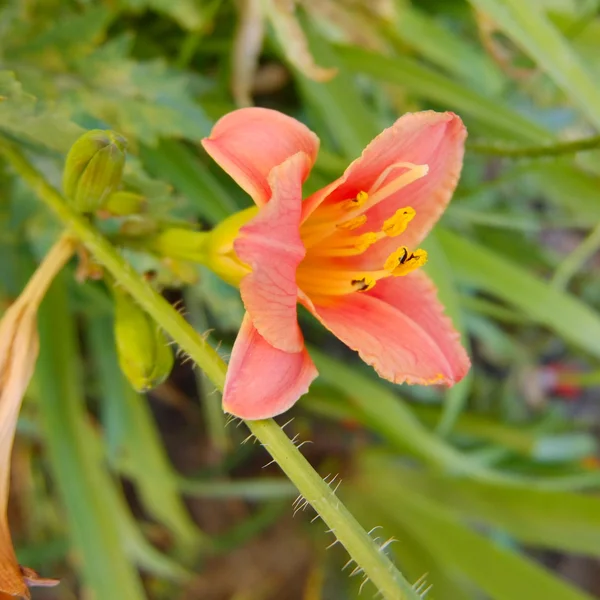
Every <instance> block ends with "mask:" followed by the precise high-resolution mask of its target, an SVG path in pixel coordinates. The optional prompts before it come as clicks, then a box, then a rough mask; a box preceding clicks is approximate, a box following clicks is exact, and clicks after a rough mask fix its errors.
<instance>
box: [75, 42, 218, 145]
mask: <svg viewBox="0 0 600 600" xmlns="http://www.w3.org/2000/svg"><path fill="white" fill-rule="evenodd" d="M123 39H124V38H122V39H119V38H117V39H115V40H112V41H111V42H109V43H107V44H105V45H104V46H103V47H102V48H100V49H98V50H97V51H96V52H94V53H93V54H91V55H90V56H87V57H85V58H84V59H82V60H81V61H80V63H79V65H78V67H79V71H80V74H81V80H80V81H75V82H74V85H73V90H72V94H71V95H70V97H69V101H70V103H71V106H72V109H73V110H80V111H85V113H88V114H91V115H93V116H94V117H96V118H99V119H102V120H104V121H105V122H106V123H109V124H110V125H111V127H113V128H114V129H116V130H118V131H119V132H120V133H122V134H124V135H125V136H126V137H128V138H130V139H131V140H137V141H139V142H141V143H144V144H148V145H154V144H156V143H158V140H159V138H160V137H170V136H172V137H181V138H186V139H190V140H194V141H199V140H200V139H202V138H203V137H205V136H206V135H208V134H209V132H210V128H211V122H210V120H209V119H208V117H207V116H206V114H205V113H204V111H203V110H202V109H201V107H200V106H199V105H198V104H197V103H196V101H195V99H194V98H193V96H192V92H191V89H190V77H189V76H186V75H184V74H183V73H181V72H179V71H177V70H175V69H172V68H171V67H169V66H168V65H167V63H166V62H165V61H164V60H160V59H157V60H154V61H148V62H138V61H135V60H132V59H130V58H128V56H127V54H128V51H129V45H128V44H127V43H123ZM125 41H127V40H125Z"/></svg>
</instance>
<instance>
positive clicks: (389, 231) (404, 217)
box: [381, 206, 417, 237]
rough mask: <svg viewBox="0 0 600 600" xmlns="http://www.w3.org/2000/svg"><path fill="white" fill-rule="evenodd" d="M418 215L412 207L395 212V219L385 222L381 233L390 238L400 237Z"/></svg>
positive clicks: (391, 218)
mask: <svg viewBox="0 0 600 600" xmlns="http://www.w3.org/2000/svg"><path fill="white" fill-rule="evenodd" d="M416 214H417V213H416V212H415V209H414V208H412V207H410V206H407V207H405V208H401V209H399V210H397V211H396V212H395V214H394V216H393V217H390V218H389V219H387V220H386V221H384V223H383V227H382V228H381V231H383V232H384V233H385V234H386V235H387V236H389V237H395V236H397V235H400V234H401V233H403V232H404V231H405V230H406V228H407V227H408V224H409V223H410V222H411V221H412V220H413V219H414V217H415V215H416Z"/></svg>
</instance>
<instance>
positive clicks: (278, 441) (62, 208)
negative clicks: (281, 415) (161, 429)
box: [0, 138, 419, 600]
mask: <svg viewBox="0 0 600 600" xmlns="http://www.w3.org/2000/svg"><path fill="white" fill-rule="evenodd" d="M0 154H2V155H3V156H4V157H5V158H6V160H7V161H8V162H9V163H10V164H11V165H12V167H13V168H14V170H15V171H16V172H17V173H18V174H19V175H20V176H21V177H22V178H23V179H24V180H25V181H26V182H27V183H28V184H29V186H30V187H31V188H32V189H33V191H34V192H35V193H36V194H37V195H38V197H39V198H40V199H41V200H42V201H43V202H44V203H45V204H46V205H47V206H48V207H50V208H51V209H52V210H53V211H54V213H55V214H56V216H58V218H59V219H60V220H61V221H62V222H63V224H64V225H65V227H67V228H68V229H69V230H70V231H71V232H72V233H73V234H75V235H76V236H77V237H78V238H79V239H80V240H81V241H82V242H83V243H84V244H85V246H86V247H87V248H88V249H89V250H90V252H91V253H92V254H93V255H94V257H95V258H96V259H97V260H98V261H99V262H100V263H101V264H102V265H103V266H104V267H105V268H106V269H107V270H108V271H109V272H110V273H111V274H112V276H113V277H114V278H115V281H116V283H117V284H118V285H120V286H121V287H122V288H123V289H125V290H126V291H127V292H128V293H129V294H130V295H131V296H133V298H135V300H136V301H137V302H138V303H139V305H140V306H141V307H142V308H143V309H144V310H145V311H146V312H147V313H148V314H149V315H150V316H151V317H152V318H154V319H155V320H156V322H157V323H159V324H160V325H161V326H162V327H163V329H164V330H165V331H166V332H167V333H168V334H169V335H170V336H171V337H172V338H173V339H174V340H175V341H176V342H177V344H178V345H179V346H180V347H181V349H182V350H184V351H185V352H187V353H188V354H189V356H190V357H191V358H192V359H193V360H194V362H196V363H197V364H198V366H200V368H201V369H202V370H203V371H204V372H205V373H206V375H207V376H208V378H209V379H210V380H211V381H212V383H213V384H214V385H215V387H217V388H218V389H219V390H222V389H223V384H224V382H225V373H226V369H227V367H226V364H225V363H224V361H223V360H222V359H221V357H220V356H219V355H218V354H217V352H216V351H215V350H214V349H213V348H212V347H211V346H210V345H209V344H208V343H207V342H206V341H204V340H203V339H202V337H201V336H200V335H199V334H198V333H197V332H196V331H195V330H194V328H193V327H192V326H191V325H190V324H189V323H188V322H187V321H186V320H185V319H184V318H183V316H182V315H180V314H179V313H178V312H177V311H176V310H175V309H174V308H173V307H172V306H171V305H170V304H169V303H168V302H167V301H166V300H165V299H164V298H162V296H160V295H159V294H158V293H157V292H156V291H155V290H153V289H152V288H151V287H150V285H149V284H148V283H147V282H145V281H144V280H143V279H142V278H141V277H140V276H139V275H138V274H137V273H136V272H135V271H134V269H133V268H132V267H131V265H129V264H128V263H127V262H126V261H125V260H124V259H123V257H122V256H121V255H120V254H119V253H118V251H117V250H116V249H115V248H113V247H112V246H111V244H110V243H108V241H107V240H106V239H104V237H103V236H102V235H101V234H100V233H99V232H98V231H97V230H96V229H95V228H94V227H93V225H92V224H91V223H90V222H89V221H88V220H87V219H86V218H85V217H83V216H81V215H80V214H78V213H77V212H76V211H75V210H74V209H73V208H71V206H70V205H69V204H68V203H67V201H66V200H65V199H64V198H63V197H62V196H61V194H59V193H58V192H57V191H56V190H55V189H54V188H53V187H52V186H51V185H50V184H48V182H47V181H46V180H45V179H44V177H43V176H42V175H41V174H40V173H39V172H38V171H37V170H36V169H35V168H34V167H33V166H32V165H31V164H30V162H29V161H28V160H27V158H26V157H25V156H24V155H23V154H22V153H21V152H20V151H19V150H18V149H17V148H16V147H15V146H14V145H12V144H10V143H9V142H7V141H5V140H4V139H1V138H0ZM246 425H247V426H248V428H249V429H250V431H251V432H252V433H253V434H254V435H255V436H256V437H257V439H258V440H259V441H260V442H261V443H262V445H263V446H264V447H265V449H266V450H267V451H268V452H269V454H271V456H272V457H273V459H274V460H275V461H276V462H277V463H278V464H279V466H280V467H281V469H282V470H283V471H284V473H285V474H286V475H287V476H288V478H289V479H290V480H291V481H292V482H293V483H294V485H295V486H296V487H297V488H298V490H299V492H300V494H301V495H302V496H303V497H304V499H305V500H306V501H307V502H308V503H309V504H311V505H312V506H313V507H314V508H315V510H316V511H317V512H318V513H319V515H320V516H321V517H322V519H323V521H325V523H326V524H327V525H328V527H329V529H330V530H331V532H332V533H333V535H335V536H336V538H337V540H338V541H339V542H340V543H341V544H342V545H343V546H344V547H345V548H346V550H347V551H348V553H349V554H350V556H351V557H352V559H353V560H354V561H355V562H356V564H357V565H358V568H360V569H361V570H362V572H363V573H364V577H365V578H368V579H370V580H371V581H372V582H373V584H374V585H375V586H376V587H377V588H378V589H379V591H380V593H381V595H382V597H383V598H385V599H386V600H417V599H418V598H419V594H418V593H417V592H416V591H415V590H414V589H413V587H412V586H411V585H410V583H408V581H407V580H406V579H404V577H403V576H402V574H401V573H400V572H399V571H398V570H397V569H396V568H395V566H394V565H393V563H392V562H391V561H390V559H389V558H388V557H387V555H386V553H385V552H383V551H382V549H381V548H380V547H379V546H377V544H376V543H375V542H374V541H373V540H372V539H371V537H370V536H369V534H368V533H367V532H366V531H365V530H364V529H363V528H362V527H361V526H360V524H359V523H358V522H357V521H356V519H355V518H354V517H353V516H352V515H351V514H350V512H349V511H348V510H347V509H346V507H345V506H344V505H343V504H342V502H341V501H340V500H339V498H338V497H337V496H336V495H335V492H334V490H332V489H331V488H330V487H329V485H328V484H327V483H325V482H324V481H323V480H322V479H321V477H320V476H319V475H318V473H317V472H316V471H315V470H314V469H313V468H312V467H311V465H310V464H309V463H308V461H307V460H306V459H305V458H304V456H303V455H302V454H301V453H300V451H299V450H298V448H296V446H295V445H294V443H293V442H292V441H291V440H290V439H289V438H288V437H287V435H285V433H284V432H283V430H282V429H281V428H280V427H279V425H277V423H276V422H275V421H274V420H273V419H267V420H263V421H247V422H246Z"/></svg>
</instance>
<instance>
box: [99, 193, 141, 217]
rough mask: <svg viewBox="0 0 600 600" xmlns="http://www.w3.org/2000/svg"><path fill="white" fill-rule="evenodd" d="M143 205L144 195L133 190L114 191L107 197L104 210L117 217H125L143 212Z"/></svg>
mask: <svg viewBox="0 0 600 600" xmlns="http://www.w3.org/2000/svg"><path fill="white" fill-rule="evenodd" d="M145 207H146V198H145V197H144V196H142V195H141V194H136V193H134V192H123V191H121V192H114V193H113V194H111V195H110V196H109V197H108V198H107V200H106V204H105V205H104V210H106V211H107V212H109V213H110V214H111V215H115V216H117V217H126V216H127V215H137V214H139V213H141V212H144V209H145Z"/></svg>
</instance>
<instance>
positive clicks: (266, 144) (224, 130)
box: [202, 107, 319, 206]
mask: <svg viewBox="0 0 600 600" xmlns="http://www.w3.org/2000/svg"><path fill="white" fill-rule="evenodd" d="M202 145H203V146H204V149H205V150H206V151H207V152H208V154H210V156H211V157H212V158H213V159H214V160H215V161H216V162H217V163H218V164H219V165H220V166H221V167H222V168H223V169H224V170H225V171H226V172H227V173H228V174H229V175H230V176H231V177H232V178H233V179H234V180H235V181H236V182H237V184H238V185H239V186H240V187H241V188H242V189H243V190H244V191H246V192H247V193H248V194H249V195H250V196H251V197H252V199H253V200H254V202H256V204H258V205H259V206H262V205H263V204H266V202H268V200H269V198H270V197H271V188H270V186H269V183H268V176H269V173H270V172H271V169H273V168H274V167H276V166H277V165H280V164H281V163H283V162H284V161H285V160H287V159H288V158H290V157H291V156H293V155H294V154H296V153H298V152H304V153H305V154H306V155H307V156H308V157H309V162H308V164H307V166H306V168H305V171H304V172H303V174H302V181H304V180H305V179H306V177H307V176H308V173H309V172H310V169H311V168H312V165H313V164H314V162H315V159H316V157H317V152H318V151H319V138H318V137H317V136H316V135H315V134H314V133H313V132H312V131H311V130H310V129H308V127H306V126H305V125H303V124H302V123H300V121H297V120H296V119H294V118H292V117H288V116H287V115H284V114H283V113H280V112H278V111H276V110H270V109H268V108H255V107H252V108H241V109H239V110H235V111H233V112H231V113H229V114H227V115H225V116H224V117H222V118H221V119H220V120H219V121H217V123H216V124H215V126H214V127H213V130H212V132H211V134H210V137H208V138H205V139H203V140H202Z"/></svg>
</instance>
